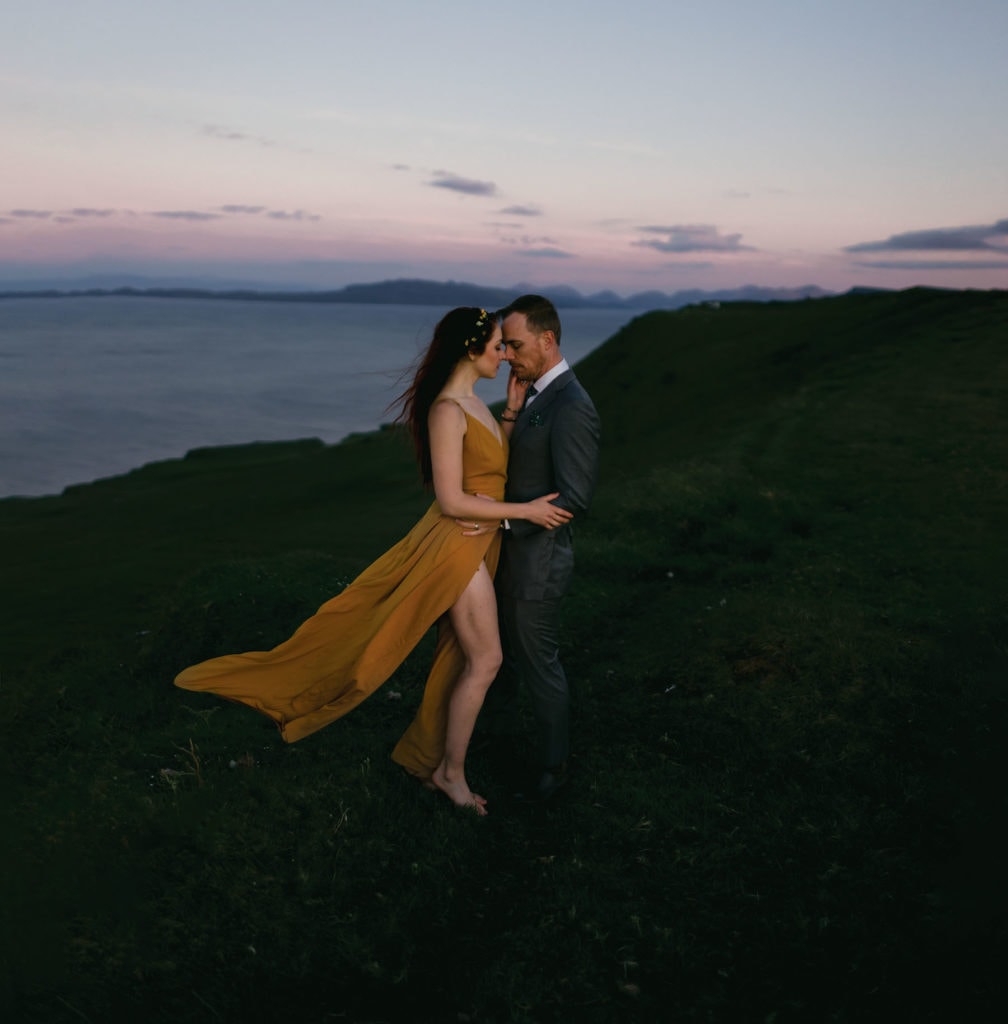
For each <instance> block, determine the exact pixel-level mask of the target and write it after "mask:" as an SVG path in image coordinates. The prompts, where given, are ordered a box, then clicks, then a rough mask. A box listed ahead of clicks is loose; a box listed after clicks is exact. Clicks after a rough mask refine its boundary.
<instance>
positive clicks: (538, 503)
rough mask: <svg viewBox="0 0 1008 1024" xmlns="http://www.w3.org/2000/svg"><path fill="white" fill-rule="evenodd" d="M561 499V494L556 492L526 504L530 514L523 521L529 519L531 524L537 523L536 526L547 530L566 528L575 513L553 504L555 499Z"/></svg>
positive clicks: (523, 517)
mask: <svg viewBox="0 0 1008 1024" xmlns="http://www.w3.org/2000/svg"><path fill="white" fill-rule="evenodd" d="M559 497H560V492H559V491H554V492H553V493H552V494H544V495H543V496H542V497H541V498H536V499H535V500H534V501H529V502H526V503H525V507H526V509H527V510H528V514H527V515H524V516H522V519H527V520H529V522H532V523H535V524H536V526H541V527H543V528H544V529H546V530H554V529H556V528H557V527H558V526H566V525H567V523H569V522H570V521H571V520H572V519H573V518H574V513H573V512H568V511H567V509H565V508H561V507H560V506H559V505H554V504H552V502H553V499H554V498H559Z"/></svg>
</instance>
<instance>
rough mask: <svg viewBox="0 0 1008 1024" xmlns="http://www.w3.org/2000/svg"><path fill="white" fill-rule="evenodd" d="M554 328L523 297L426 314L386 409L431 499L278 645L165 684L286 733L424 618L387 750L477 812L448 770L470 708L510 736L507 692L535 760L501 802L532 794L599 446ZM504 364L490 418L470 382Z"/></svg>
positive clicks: (356, 699) (352, 689) (367, 684)
mask: <svg viewBox="0 0 1008 1024" xmlns="http://www.w3.org/2000/svg"><path fill="white" fill-rule="evenodd" d="M560 334H561V327H560V319H559V316H558V315H557V312H556V309H555V308H554V307H553V304H552V303H551V302H549V301H548V300H547V299H544V298H543V297H541V296H538V295H525V296H522V297H521V298H519V299H516V300H515V301H514V302H512V303H511V304H510V305H509V306H507V307H506V308H505V309H503V310H500V311H499V312H498V313H495V314H491V313H488V312H487V311H486V310H481V309H474V308H468V307H466V308H461V309H455V310H452V311H451V312H450V313H448V314H447V315H446V316H445V317H443V318H442V320H441V321H440V323H439V324H438V325H437V327H436V328H435V330H434V336H433V338H432V340H431V343H430V345H429V346H428V348H427V351H426V352H425V354H424V356H423V358H422V360H421V363H420V365H419V368H418V369H417V371H416V374H415V376H414V378H413V381H412V383H411V385H410V387H409V388H408V389H407V391H406V392H405V394H404V395H403V411H402V417H401V418H402V419H403V420H404V421H405V422H406V424H407V426H408V428H409V431H410V434H411V436H412V439H413V442H414V447H415V449H416V454H417V460H418V463H419V466H420V473H421V476H422V478H423V480H424V483H425V485H426V486H427V487H428V488H430V489H431V490H433V492H434V502H433V503H432V505H431V506H430V508H429V509H428V510H427V513H426V514H425V515H424V517H423V518H422V519H421V520H420V521H419V522H418V523H417V524H416V526H414V528H413V529H412V530H411V531H410V532H409V533H408V534H407V535H406V537H404V538H403V539H402V540H401V541H400V542H399V543H398V544H396V545H395V546H394V547H392V548H391V549H390V550H389V551H387V552H386V553H385V554H384V555H382V556H381V557H380V558H379V559H378V560H377V561H375V562H374V563H372V565H370V566H369V567H368V568H367V569H365V570H364V572H362V573H361V574H360V576H358V577H357V579H355V580H354V581H353V582H352V583H351V584H350V585H349V586H348V587H347V588H346V589H345V590H343V591H342V592H341V593H340V594H338V595H337V596H335V597H333V598H331V599H330V600H329V601H327V602H326V603H325V604H323V605H322V607H321V608H319V610H318V612H316V614H315V615H313V616H312V617H311V618H310V619H308V620H307V621H306V622H305V623H303V624H302V625H301V626H300V627H299V628H298V630H297V631H296V632H295V633H294V635H293V636H292V637H291V638H290V639H288V640H286V641H284V642H283V643H281V644H280V645H279V646H277V647H275V648H273V649H272V650H270V651H252V652H247V653H244V654H230V655H224V656H223V657H218V658H213V659H211V660H210V661H205V662H201V663H200V664H198V665H194V666H192V667H191V668H188V669H186V670H185V671H183V672H182V673H180V675H179V676H178V677H177V678H176V680H175V682H176V685H178V686H181V687H183V688H184V689H189V690H199V691H207V692H213V693H216V694H219V695H220V696H223V697H227V698H230V699H232V700H237V701H240V702H242V703H245V704H248V705H249V706H251V707H254V708H256V709H257V710H258V711H261V712H263V713H264V714H266V715H268V716H269V717H270V718H272V719H273V721H274V722H276V724H277V726H278V727H279V729H280V732H281V735H282V736H283V738H284V739H285V740H287V741H288V742H294V741H296V740H299V739H302V738H303V737H305V736H308V735H310V734H311V733H313V732H316V731H317V730H318V729H321V728H322V727H323V726H325V725H328V724H329V723H330V722H332V721H335V719H337V718H340V717H342V716H343V715H345V714H346V713H347V712H348V711H350V710H351V709H352V708H354V707H356V706H357V704H359V703H360V702H361V701H362V700H364V699H365V698H366V697H367V696H369V695H370V694H371V693H373V692H374V691H375V690H376V689H377V688H378V687H379V686H380V685H381V684H382V683H383V682H385V680H386V679H388V677H389V676H390V675H391V674H392V673H393V672H394V671H395V669H396V668H397V667H398V666H399V665H400V664H401V663H402V661H403V660H404V659H405V657H406V656H407V655H408V654H409V652H410V651H411V650H412V649H413V647H414V646H416V644H417V643H418V642H419V640H420V638H421V637H422V636H423V635H424V633H425V632H426V631H427V629H428V628H429V627H430V626H431V625H433V624H434V623H437V626H438V640H437V646H436V649H435V653H434V660H433V664H432V666H431V670H430V674H429V676H428V678H427V683H426V686H425V688H424V695H423V699H422V701H421V704H420V707H419V709H418V711H417V714H416V717H415V718H414V720H413V722H412V723H411V724H410V726H409V728H408V729H407V730H406V732H405V734H404V735H403V736H402V738H401V739H400V740H399V742H398V744H397V745H396V747H395V749H394V751H393V753H392V758H393V760H394V761H396V763H398V764H400V765H401V766H402V767H403V768H404V769H405V770H406V771H408V772H409V773H410V774H412V775H414V776H416V777H417V778H418V779H419V780H420V781H421V782H423V783H424V784H425V785H427V786H429V787H430V788H432V789H437V790H440V791H442V792H443V793H445V794H446V795H447V796H448V797H449V799H451V800H452V802H453V803H455V804H457V805H458V806H462V807H470V808H472V809H473V810H475V811H476V813H477V814H480V815H483V814H486V813H487V810H486V803H487V802H486V800H485V799H484V798H483V797H482V796H480V795H479V794H476V793H474V792H473V791H472V790H471V789H470V787H469V783H468V780H467V778H466V773H465V760H466V754H467V751H468V748H469V743H470V740H471V738H472V735H473V730H474V727H475V724H476V719H477V716H478V715H479V714H480V712H481V710H483V711H484V722H485V723H486V727H485V731H486V733H487V734H488V736H491V737H495V736H504V735H508V736H513V735H514V733H515V730H516V728H517V700H518V694H519V690H520V688H521V687H523V686H524V687H525V688H526V690H527V692H528V695H529V697H530V701H531V707H532V711H533V717H534V720H535V729H536V733H535V736H534V738H533V750H534V762H535V763H534V766H533V771H532V773H531V774H530V775H529V776H528V777H527V778H526V779H525V780H523V781H522V782H521V784H520V785H519V787H518V795H521V796H523V797H525V798H530V799H538V800H548V799H550V798H551V797H552V796H553V795H554V794H555V793H556V792H557V791H558V790H559V789H560V788H561V787H562V786H563V785H564V784H565V782H566V778H567V760H568V756H569V753H570V694H569V688H568V685H567V679H566V677H565V675H564V670H563V667H562V665H561V663H560V659H559V645H558V614H559V606H560V602H561V600H562V598H563V596H564V594H565V593H566V591H567V588H568V585H569V583H570V579H571V574H572V571H573V567H574V555H573V548H572V527H571V521H572V520H573V519H576V517H577V516H579V515H582V514H583V513H585V512H586V511H587V509H588V506H589V504H590V502H591V498H592V493H593V491H594V488H595V482H596V478H597V473H598V447H599V420H598V415H597V413H596V411H595V407H594V405H593V404H592V402H591V399H590V398H589V397H588V394H587V393H586V392H585V390H584V388H583V387H582V386H581V384H580V383H579V382H578V380H577V378H576V376H575V375H574V373H573V371H572V370H571V369H570V367H569V366H568V365H567V362H566V360H565V359H564V358H563V356H562V354H561V352H560ZM504 361H507V362H508V363H510V377H509V380H508V389H507V402H506V406H505V409H504V411H503V413H502V414H501V417H500V422H499V423H497V422H496V421H495V420H494V418H493V416H492V414H491V413H490V410H489V409H488V408H487V406H486V404H485V403H484V402H483V401H482V400H481V399H480V398H479V397H478V396H477V395H476V394H475V391H474V385H475V384H476V382H477V381H478V380H480V379H488V378H492V377H495V376H496V375H497V372H498V370H499V368H500V364H501V363H502V362H504ZM484 702H485V705H486V706H485V708H484Z"/></svg>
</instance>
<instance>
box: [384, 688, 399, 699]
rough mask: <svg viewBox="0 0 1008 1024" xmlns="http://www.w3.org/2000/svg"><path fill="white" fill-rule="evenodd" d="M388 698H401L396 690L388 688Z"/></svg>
mask: <svg viewBox="0 0 1008 1024" xmlns="http://www.w3.org/2000/svg"><path fill="white" fill-rule="evenodd" d="M387 699H388V700H402V694H401V693H400V692H399V691H398V690H389V692H388V695H387Z"/></svg>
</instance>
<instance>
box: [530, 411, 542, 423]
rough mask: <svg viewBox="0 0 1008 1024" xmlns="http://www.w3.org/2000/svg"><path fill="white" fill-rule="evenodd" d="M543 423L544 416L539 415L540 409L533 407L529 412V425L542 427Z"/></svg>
mask: <svg viewBox="0 0 1008 1024" xmlns="http://www.w3.org/2000/svg"><path fill="white" fill-rule="evenodd" d="M542 425H543V418H542V416H540V415H539V410H538V409H533V410H532V411H531V412H530V413H529V426H530V427H541V426H542Z"/></svg>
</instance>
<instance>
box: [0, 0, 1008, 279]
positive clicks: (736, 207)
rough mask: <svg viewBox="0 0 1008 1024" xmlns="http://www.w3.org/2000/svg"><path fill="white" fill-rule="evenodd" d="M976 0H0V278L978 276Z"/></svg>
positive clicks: (999, 38) (994, 117) (982, 257)
mask: <svg viewBox="0 0 1008 1024" xmlns="http://www.w3.org/2000/svg"><path fill="white" fill-rule="evenodd" d="M1006 49H1008V3H1006V2H1005V0H957V2H955V3H952V2H950V0H848V2H840V0H764V2H761V0H699V2H692V0H689V2H672V0H669V2H666V3H658V2H656V0H643V2H642V0H624V2H622V3H618V4H617V3H599V2H595V0H551V2H543V0H537V2H535V3H532V2H526V0H513V2H511V3H501V2H496V3H481V2H478V0H469V2H465V3H463V2H456V0H441V2H436V3H430V4H426V3H418V2H416V0H370V2H368V3H363V2H360V0H357V2H354V3H347V2H342V0H279V2H266V0H242V2H236V0H199V2H196V0H172V3H170V4H169V3H164V4H156V5H155V4H149V3H145V2H143V0H139V2H138V0H129V2H127V0H90V2H88V3H79V2H76V0H65V2H58V0H31V2H30V3H29V2H20V3H14V2H12V0H4V3H3V32H2V37H0V137H2V140H3V143H2V152H3V157H2V160H0V288H2V287H3V286H4V285H5V284H9V283H11V282H24V281H34V280H43V279H46V278H47V277H53V276H63V277H66V276H78V275H80V276H82V275H87V274H92V273H98V272H112V273H129V274H141V275H147V276H158V277H161V278H167V277H172V276H187V277H192V276H194V275H196V276H201V277H203V278H205V279H206V280H207V282H208V284H209V285H211V286H212V284H213V283H214V282H215V281H254V282H260V283H262V284H267V285H268V284H276V285H285V286H304V287H338V286H341V285H344V284H347V283H351V282H368V281H377V280H382V279H385V278H390V277H426V278H432V279H438V280H442V279H449V278H451V279H455V280H465V281H474V282H476V283H481V284H487V285H495V286H505V287H506V286H510V285H512V284H515V283H518V282H523V283H528V284H532V285H535V286H536V287H540V288H547V287H548V286H549V285H557V284H568V285H572V286H574V287H576V288H579V289H581V290H583V291H594V290H598V289H602V288H611V289H613V290H615V291H617V292H620V293H621V294H629V293H631V292H636V291H642V290H645V289H661V290H663V291H676V290H679V289H683V288H707V289H715V288H722V287H734V286H741V285H746V284H757V285H766V286H774V287H780V286H799V285H805V284H817V285H820V286H821V287H823V288H827V289H830V290H844V289H846V288H849V287H851V286H853V285H875V286H880V287H893V288H900V287H906V286H909V285H913V284H930V285H941V286H948V287H978V288H992V287H1001V288H1005V287H1008V130H1006V129H1005V123H1006V119H1008V114H1006V111H1008V58H1006Z"/></svg>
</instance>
